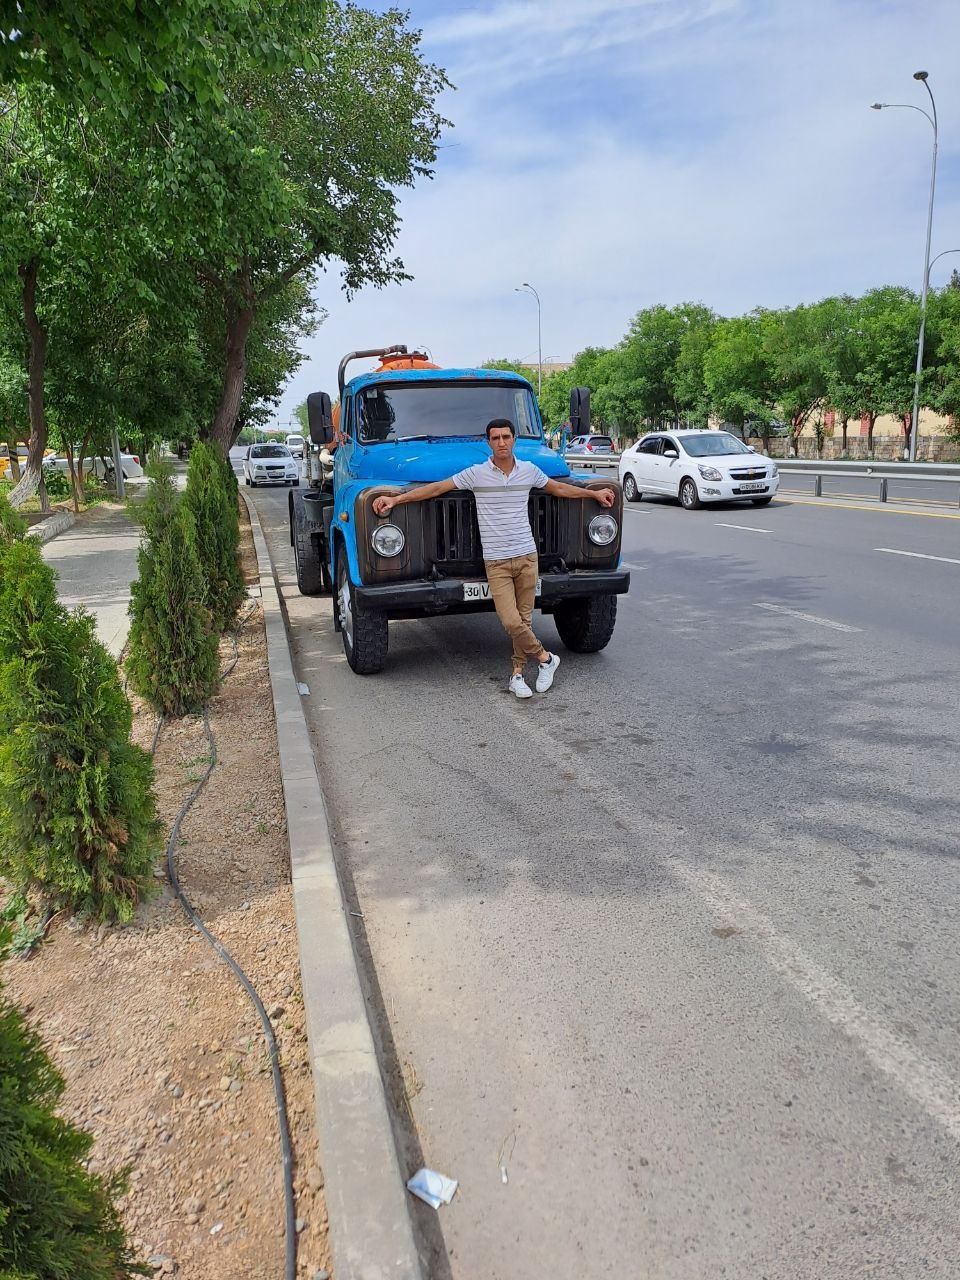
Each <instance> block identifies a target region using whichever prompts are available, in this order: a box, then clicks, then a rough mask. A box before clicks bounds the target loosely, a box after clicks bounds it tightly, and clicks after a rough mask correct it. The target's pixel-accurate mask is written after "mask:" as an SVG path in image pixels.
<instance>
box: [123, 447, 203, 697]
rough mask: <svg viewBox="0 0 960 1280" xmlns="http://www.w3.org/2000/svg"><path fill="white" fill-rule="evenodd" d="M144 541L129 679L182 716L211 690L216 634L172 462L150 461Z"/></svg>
mask: <svg viewBox="0 0 960 1280" xmlns="http://www.w3.org/2000/svg"><path fill="white" fill-rule="evenodd" d="M149 474H150V478H151V485H150V491H149V493H148V494H147V499H146V502H145V503H144V504H143V509H142V511H143V514H142V521H143V530H144V533H145V535H146V537H145V541H144V542H143V544H142V545H141V547H140V554H139V557H138V562H137V563H138V567H139V577H138V579H137V581H136V582H135V583H134V584H133V588H132V591H131V597H132V598H131V601H130V614H131V617H132V619H133V621H132V623H131V626H130V647H129V654H128V657H127V676H128V679H129V681H130V685H131V687H132V688H133V689H135V690H136V692H137V693H139V694H140V695H141V697H144V698H146V699H147V701H148V702H149V703H150V705H151V706H152V707H153V708H154V710H155V711H158V712H160V714H161V715H169V716H182V715H184V714H185V713H186V712H187V711H194V710H196V709H197V708H198V707H201V706H203V704H204V703H205V702H206V701H207V699H208V698H209V697H210V696H211V695H212V694H213V693H215V692H216V688H217V678H218V670H217V666H218V658H217V647H218V636H217V632H216V630H215V629H214V625H213V618H212V616H211V613H210V610H209V609H208V608H207V606H206V605H205V604H204V602H203V601H204V596H205V593H206V581H205V579H204V575H203V571H202V570H201V568H200V560H199V558H198V555H197V539H196V529H195V526H194V517H193V513H192V512H191V511H190V510H189V509H188V508H187V505H186V502H185V501H184V500H179V501H178V498H177V493H176V490H175V489H174V487H173V479H172V476H171V472H170V466H169V464H166V463H159V462H158V463H156V464H153V465H151V466H150V468H149Z"/></svg>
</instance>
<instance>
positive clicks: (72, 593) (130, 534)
mask: <svg viewBox="0 0 960 1280" xmlns="http://www.w3.org/2000/svg"><path fill="white" fill-rule="evenodd" d="M139 546H140V526H139V525H138V524H137V523H136V522H135V521H134V520H132V519H131V518H130V516H129V514H128V513H127V511H126V508H124V507H119V506H113V505H106V504H104V505H102V506H98V507H93V508H92V509H91V510H89V511H86V512H84V513H83V515H81V516H80V517H79V518H78V520H77V523H76V524H75V525H73V527H72V528H71V529H68V530H67V532H66V533H61V534H60V535H59V536H58V537H56V538H54V539H53V541H52V542H48V543H47V544H46V546H45V547H44V548H43V558H44V560H46V562H47V564H49V565H50V566H51V568H53V569H56V571H57V574H58V576H59V584H58V589H59V594H60V599H61V600H62V601H63V603H64V604H65V605H67V606H69V607H73V606H74V605H80V604H82V605H85V606H86V607H87V609H89V610H90V612H91V613H92V614H93V616H94V618H95V620H96V624H97V635H98V636H99V637H100V639H101V640H102V641H103V643H104V644H105V645H106V647H107V648H108V649H109V650H110V653H111V654H112V655H113V656H114V657H115V658H119V656H120V654H121V652H122V651H123V646H124V645H125V644H126V642H127V635H128V634H129V631H130V618H129V615H128V613H127V607H128V605H129V603H130V584H131V583H132V582H133V581H135V579H136V577H137V549H138V547H139Z"/></svg>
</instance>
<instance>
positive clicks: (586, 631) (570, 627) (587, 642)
mask: <svg viewBox="0 0 960 1280" xmlns="http://www.w3.org/2000/svg"><path fill="white" fill-rule="evenodd" d="M553 621H554V623H555V625H556V628H557V631H558V632H559V633H560V639H561V640H562V641H563V643H564V644H565V645H566V647H567V648H568V649H570V650H571V651H572V652H573V653H599V652H600V650H601V649H605V648H606V647H607V645H608V644H609V643H610V638H611V636H612V635H613V628H614V627H615V626H616V623H617V597H616V596H584V597H582V598H581V599H579V600H562V601H561V602H560V603H559V604H558V605H557V606H556V607H555V608H554V611H553Z"/></svg>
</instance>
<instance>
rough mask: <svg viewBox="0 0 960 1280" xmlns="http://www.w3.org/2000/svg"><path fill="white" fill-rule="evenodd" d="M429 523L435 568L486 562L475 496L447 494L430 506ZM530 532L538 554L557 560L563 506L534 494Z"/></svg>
mask: <svg viewBox="0 0 960 1280" xmlns="http://www.w3.org/2000/svg"><path fill="white" fill-rule="evenodd" d="M429 505H430V512H429V516H428V519H427V547H426V551H427V556H428V558H429V559H430V560H432V561H433V563H434V564H435V565H444V566H447V567H461V566H464V567H469V566H473V567H476V566H479V565H480V564H482V562H483V551H482V549H481V546H480V527H479V525H478V524H477V508H476V504H475V503H474V500H473V494H472V493H462V492H459V493H450V494H444V496H443V497H442V498H434V500H433V501H432V502H431V503H430V504H429ZM528 511H529V513H530V528H531V529H532V530H533V538H534V542H535V543H536V546H537V552H538V553H539V554H540V555H541V556H556V555H559V554H561V552H562V546H561V542H562V533H561V526H560V502H559V499H557V498H552V497H551V496H550V495H549V494H547V493H543V492H536V491H534V492H533V493H531V494H530V504H529V507H528Z"/></svg>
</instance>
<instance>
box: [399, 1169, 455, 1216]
mask: <svg viewBox="0 0 960 1280" xmlns="http://www.w3.org/2000/svg"><path fill="white" fill-rule="evenodd" d="M457 1185H458V1184H457V1182H456V1180H455V1179H454V1178H445V1177H444V1176H443V1174H442V1173H436V1172H435V1171H434V1170H433V1169H418V1170H417V1172H416V1173H415V1174H414V1175H413V1177H412V1178H411V1179H410V1180H409V1182H408V1183H407V1190H408V1191H412V1192H413V1194H414V1195H415V1196H416V1197H417V1198H418V1199H420V1200H423V1201H424V1203H425V1204H428V1205H430V1206H431V1208H434V1209H439V1208H440V1206H441V1205H442V1204H449V1203H450V1201H451V1200H452V1199H453V1197H454V1195H456V1191H457Z"/></svg>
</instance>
